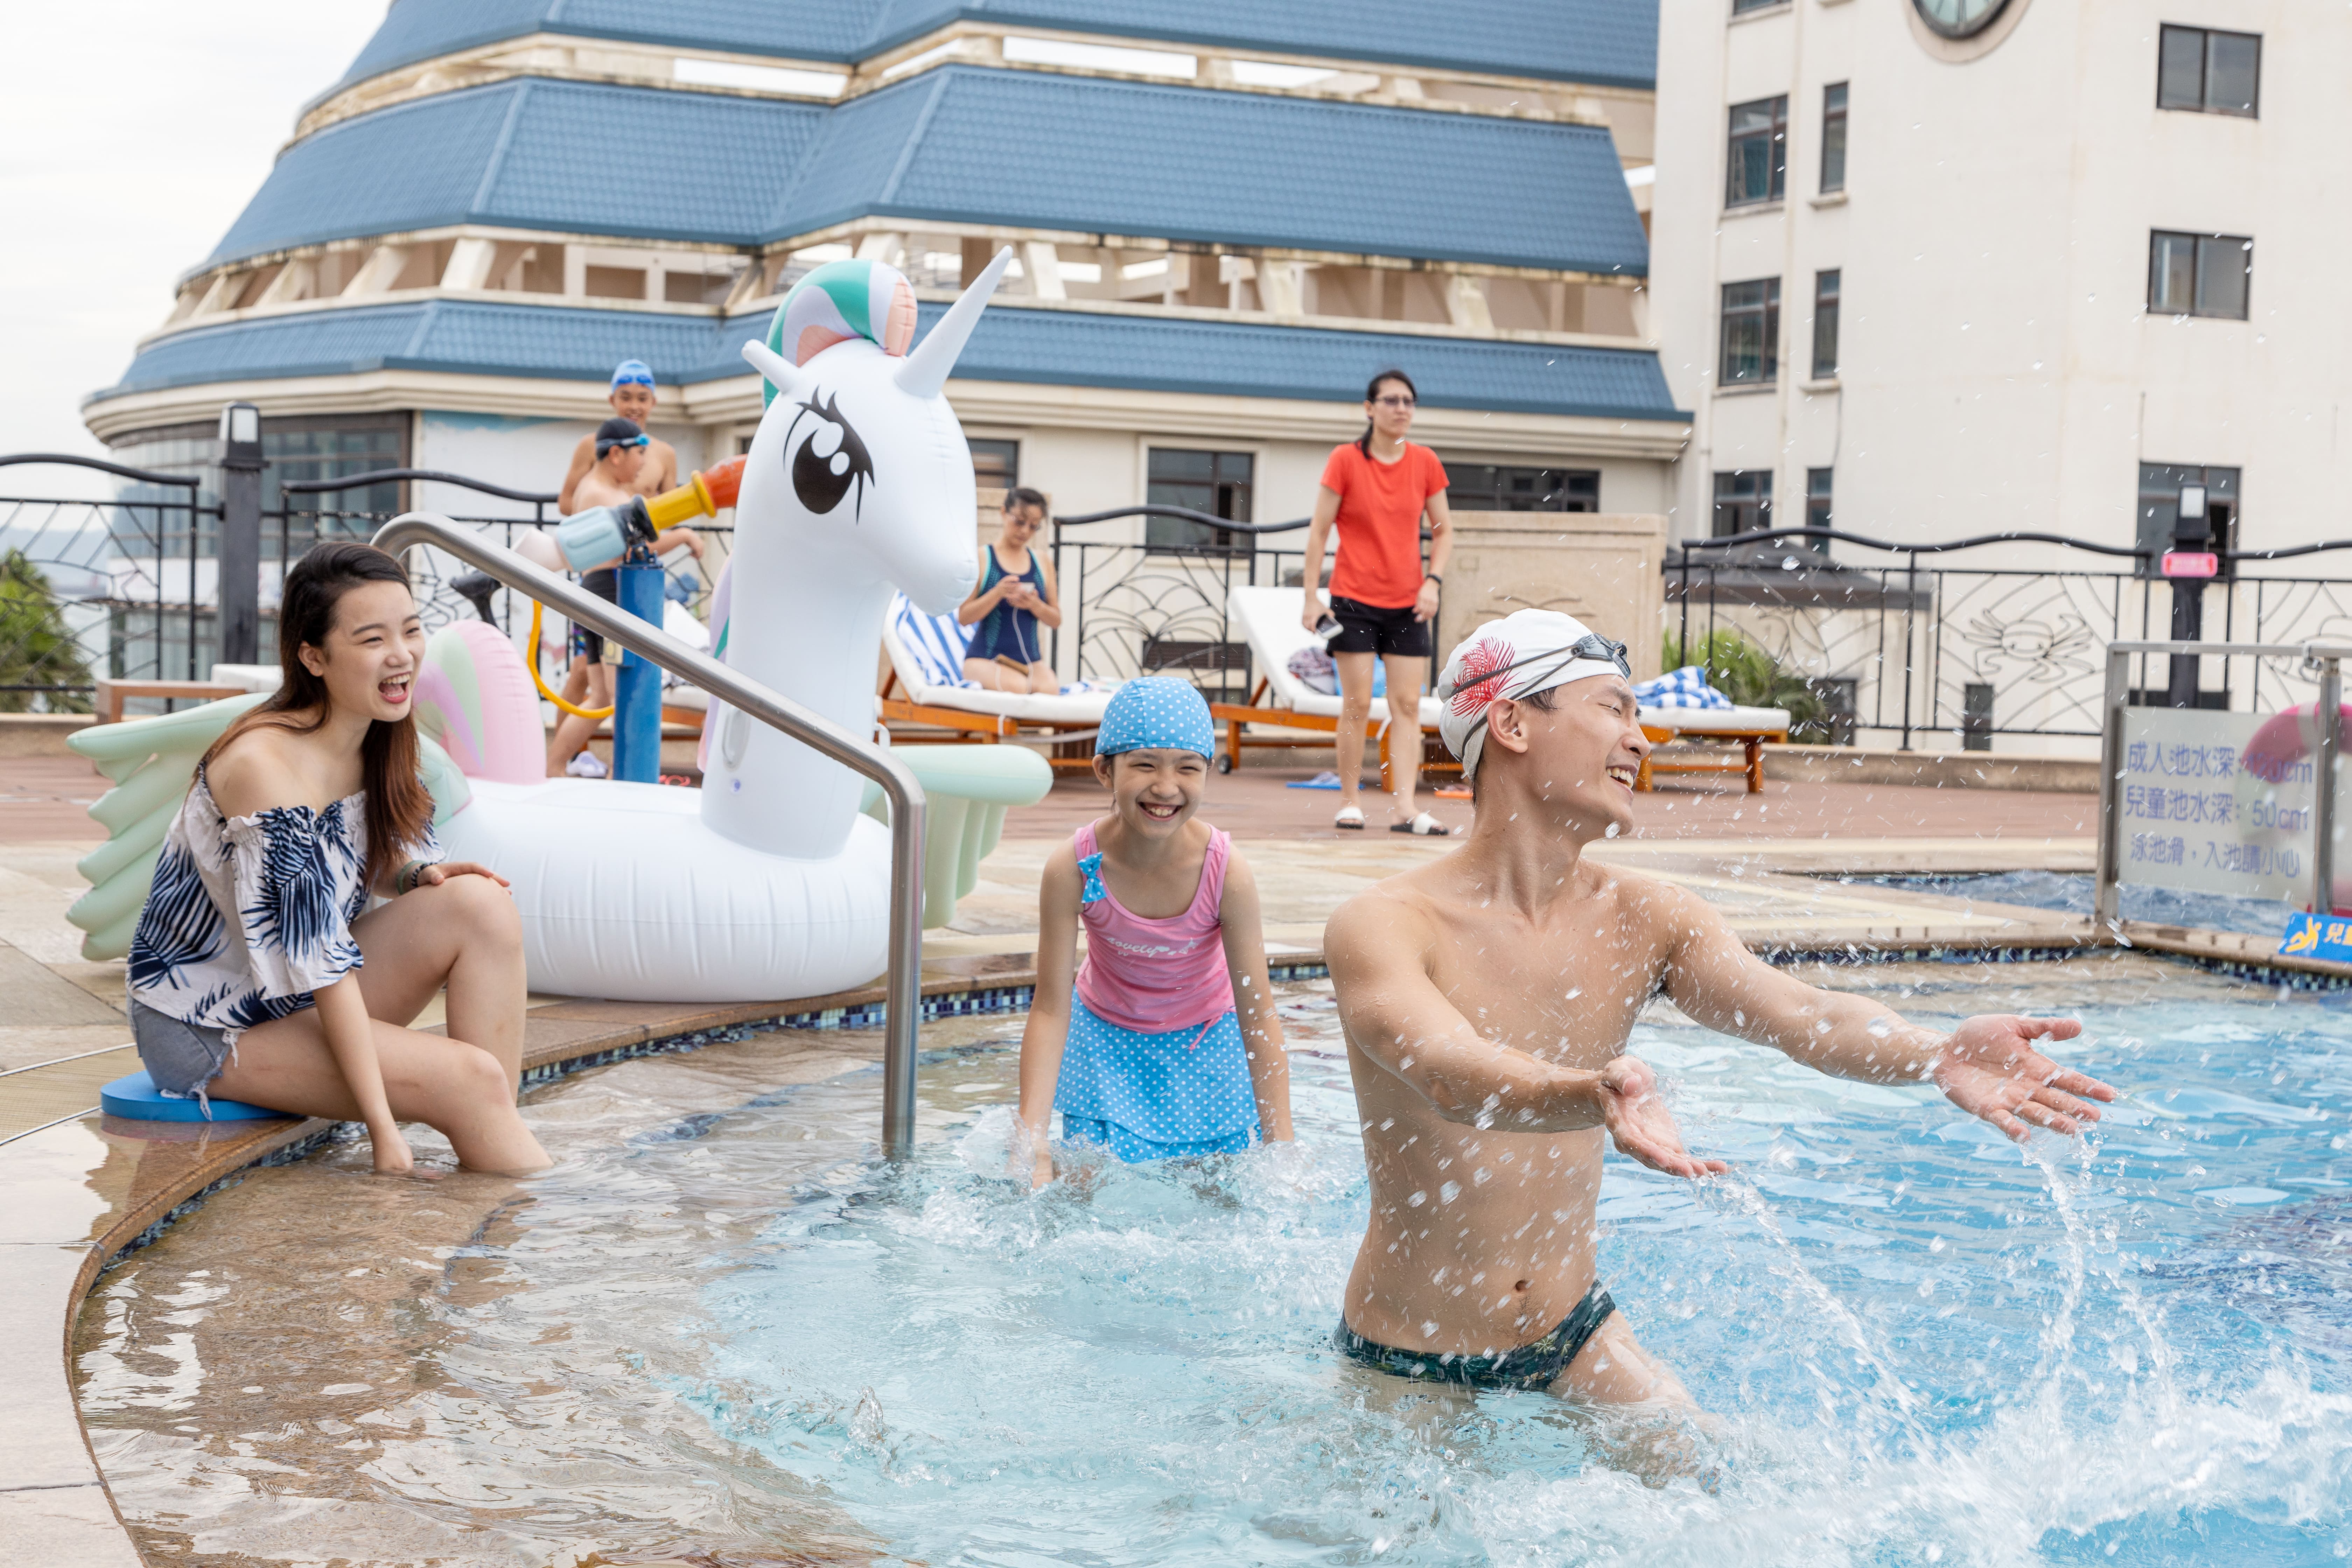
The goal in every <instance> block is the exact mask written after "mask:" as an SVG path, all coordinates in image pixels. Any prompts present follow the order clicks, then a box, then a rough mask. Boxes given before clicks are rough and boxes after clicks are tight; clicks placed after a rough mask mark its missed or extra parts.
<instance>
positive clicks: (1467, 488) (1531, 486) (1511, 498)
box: [1442, 458, 1601, 511]
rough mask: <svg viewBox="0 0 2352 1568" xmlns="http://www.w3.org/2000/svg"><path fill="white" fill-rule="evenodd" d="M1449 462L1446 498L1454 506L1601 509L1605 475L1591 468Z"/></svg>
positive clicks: (1464, 508)
mask: <svg viewBox="0 0 2352 1568" xmlns="http://www.w3.org/2000/svg"><path fill="white" fill-rule="evenodd" d="M1442 460H1443V461H1444V464H1445V481H1446V483H1445V503H1446V505H1447V506H1449V507H1451V508H1452V509H1453V510H1455V511H1599V510H1601V475H1600V473H1599V472H1598V471H1597V470H1595V469H1591V468H1506V467H1501V466H1497V465H1495V464H1489V463H1464V462H1456V461H1455V460H1454V459H1453V458H1443V459H1442Z"/></svg>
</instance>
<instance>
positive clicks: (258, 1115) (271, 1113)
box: [98, 1068, 289, 1121]
mask: <svg viewBox="0 0 2352 1568" xmlns="http://www.w3.org/2000/svg"><path fill="white" fill-rule="evenodd" d="M98 1103H99V1107H100V1110H104V1111H105V1112H106V1113H107V1114H108V1115H109V1116H120V1117H121V1118H123V1119H124V1120H125V1121H204V1120H205V1107H204V1102H203V1101H202V1100H193V1099H191V1100H177V1099H174V1098H173V1097H172V1096H170V1095H167V1094H165V1093H164V1092H163V1090H162V1089H157V1088H156V1087H155V1080H154V1079H152V1078H150V1077H148V1076H147V1069H146V1068H140V1069H139V1070H138V1071H137V1072H135V1073H132V1074H131V1075H130V1076H129V1077H128V1078H119V1079H115V1080H114V1081H113V1082H112V1083H110V1084H108V1085H107V1086H106V1087H105V1088H104V1089H100V1090H99V1091H98ZM212 1103H213V1114H212V1120H214V1121H269V1120H271V1119H273V1118H284V1117H286V1116H287V1115H289V1112H287V1111H283V1110H264V1109H263V1108H262V1107H260V1106H258V1105H247V1104H246V1103H245V1102H244V1101H243V1100H222V1099H220V1098H219V1097H218V1096H215V1097H214V1099H213V1102H212Z"/></svg>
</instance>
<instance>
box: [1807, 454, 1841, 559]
mask: <svg viewBox="0 0 2352 1568" xmlns="http://www.w3.org/2000/svg"><path fill="white" fill-rule="evenodd" d="M1835 477H1836V471H1835V470H1834V469H1832V468H1807V469H1806V470H1805V526H1806V527H1807V528H1830V527H1832V526H1834V525H1833V524H1832V521H1831V519H1832V516H1834V515H1835V514H1834V512H1833V511H1832V509H1831V506H1830V487H1831V484H1832V480H1833V479H1835ZM1805 548H1806V549H1808V550H1811V552H1813V553H1814V554H1816V555H1822V556H1826V555H1827V554H1829V552H1830V542H1829V541H1828V540H1826V539H1808V540H1806V541H1805Z"/></svg>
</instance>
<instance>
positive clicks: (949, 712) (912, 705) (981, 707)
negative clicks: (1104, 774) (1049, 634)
mask: <svg viewBox="0 0 2352 1568" xmlns="http://www.w3.org/2000/svg"><path fill="white" fill-rule="evenodd" d="M969 647H971V627H970V626H959V625H958V624H957V623H956V618H955V616H952V615H946V616H927V615H924V614H923V613H922V612H921V611H920V610H918V609H916V608H915V606H914V605H911V604H909V603H908V600H907V595H904V594H900V595H896V596H895V597H894V598H892V599H891V601H890V613H889V614H888V615H887V616H884V617H883V620H882V648H883V652H884V653H885V654H887V656H888V658H889V660H890V675H889V677H888V678H887V679H886V680H885V681H884V682H883V685H882V694H881V696H880V697H879V698H877V712H878V713H879V715H880V717H881V720H882V722H883V723H885V724H887V725H894V726H895V725H902V724H929V725H934V726H936V727H938V728H940V729H944V730H952V731H955V732H956V733H957V734H959V735H966V736H971V737H973V738H975V739H981V740H985V741H990V742H997V743H1003V742H1008V741H1009V742H1014V743H1016V744H1026V745H1040V744H1042V745H1046V746H1049V747H1051V748H1052V751H1053V753H1058V752H1062V750H1063V749H1064V748H1065V747H1068V748H1069V749H1070V751H1071V752H1072V753H1073V754H1069V755H1060V754H1052V753H1049V755H1048V756H1047V759H1046V760H1047V761H1048V762H1051V763H1053V764H1054V766H1055V767H1057V768H1068V769H1076V770H1080V771H1083V770H1085V769H1086V768H1087V767H1090V766H1091V765H1092V756H1091V748H1086V747H1080V746H1077V745H1076V744H1075V743H1076V742H1084V741H1090V740H1092V739H1093V738H1094V734H1095V731H1097V730H1099V729H1100V728H1102V718H1103V710H1104V709H1105V708H1107V707H1108V706H1109V705H1110V698H1111V690H1110V689H1108V688H1106V689H1102V690H1087V691H1071V692H1045V691H1030V692H1016V691H989V690H986V689H982V688H981V687H979V686H975V685H973V684H972V683H971V681H969V680H966V679H964V675H963V659H964V651H965V650H966V649H967V648H969ZM894 693H903V695H894ZM893 733H894V737H895V738H901V739H903V737H897V736H896V731H893Z"/></svg>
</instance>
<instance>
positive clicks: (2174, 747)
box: [2115, 708, 2347, 904]
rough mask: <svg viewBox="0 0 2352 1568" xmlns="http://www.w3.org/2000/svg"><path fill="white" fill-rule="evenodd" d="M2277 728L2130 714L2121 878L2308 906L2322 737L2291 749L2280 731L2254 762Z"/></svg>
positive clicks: (2119, 785)
mask: <svg viewBox="0 0 2352 1568" xmlns="http://www.w3.org/2000/svg"><path fill="white" fill-rule="evenodd" d="M2289 722H2290V723H2291V722H2293V721H2289ZM2274 723H2275V721H2273V719H2272V718H2271V717H2270V716H2269V715H2267V714H2261V713H2216V712H2213V711H2211V710H2204V709H2194V708H2133V709H2128V710H2126V711H2125V714H2124V726H2123V729H2124V749H2123V757H2122V759H2121V761H2122V764H2123V765H2122V766H2121V767H2120V768H2119V769H2117V777H2116V781H2115V782H2116V790H2117V791H2118V798H2117V801H2116V806H2117V809H2118V811H2119V813H2120V815H2121V817H2122V820H2121V821H2120V823H2118V825H2117V826H2118V827H2119V829H2120V835H2119V838H2118V841H2117V848H2118V849H2119V851H2120V856H2119V858H2118V860H2117V863H2116V875H2117V879H2118V880H2120V881H2125V882H2137V883H2139V884H2141V885H2143V886H2147V887H2158V888H2180V889H2187V890H2189V891H2194V892H2202V893H2233V894H2237V895H2239V896H2240V897H2243V898H2255V899H2281V900H2286V901H2288V902H2291V903H2297V904H2307V903H2309V902H2310V900H2311V815H2312V813H2311V807H2312V801H2313V799H2314V793H2313V779H2314V777H2315V774H2316V773H2317V763H2315V760H2314V758H2313V756H2312V754H2311V753H2312V752H2313V750H2315V746H2313V745H2312V744H2310V743H2309V742H2311V741H2313V740H2315V737H2306V738H2305V744H2302V745H2296V744H2293V743H2289V744H2284V745H2283V744H2280V743H2279V739H2278V738H2279V734H2280V731H2277V730H2276V729H2275V728H2271V729H2270V730H2269V731H2268V733H2267V734H2265V736H2264V743H2263V745H2262V746H2260V747H2258V748H2256V749H2255V750H2254V751H2253V752H2252V754H2250V753H2249V752H2248V742H2251V741H2252V740H2253V738H2254V735H2255V732H2256V731H2263V730H2264V729H2265V727H2266V726H2272V725H2273V724H2274ZM2304 727H2305V729H2310V728H2314V726H2312V725H2308V724H2306V725H2305V726H2304ZM2338 800H2339V804H2338V805H2337V808H2336V820H2337V821H2338V822H2339V823H2341V822H2346V821H2347V816H2346V815H2345V808H2344V805H2342V804H2341V801H2342V797H2341V795H2339V796H2338ZM2339 853H2341V851H2340V850H2339Z"/></svg>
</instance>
